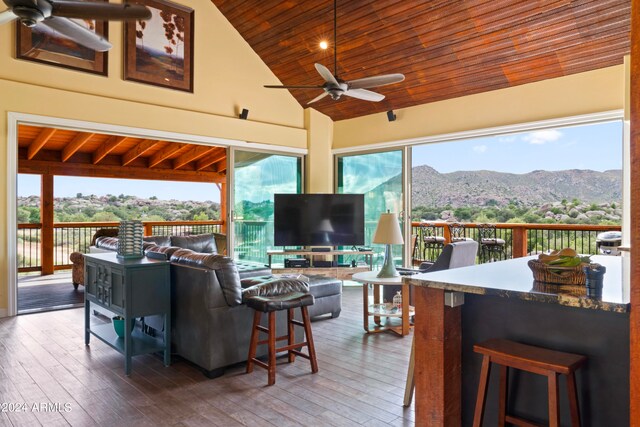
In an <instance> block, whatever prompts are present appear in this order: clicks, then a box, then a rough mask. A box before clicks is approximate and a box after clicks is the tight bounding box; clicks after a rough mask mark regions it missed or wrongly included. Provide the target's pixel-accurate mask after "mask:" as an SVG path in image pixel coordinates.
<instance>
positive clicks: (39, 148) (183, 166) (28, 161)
mask: <svg viewBox="0 0 640 427" xmlns="http://www.w3.org/2000/svg"><path fill="white" fill-rule="evenodd" d="M226 160H227V153H226V149H225V148H224V147H215V146H210V145H194V144H187V143H180V142H173V141H164V140H158V139H142V138H135V137H130V136H122V135H108V134H100V133H88V132H79V131H76V130H67V129H55V128H49V127H39V126H30V125H20V126H19V128H18V172H19V173H29V174H40V175H66V176H91V177H101V178H126V179H150V180H161V181H189V182H213V183H219V184H220V183H224V182H225V181H226V168H227V161H226Z"/></svg>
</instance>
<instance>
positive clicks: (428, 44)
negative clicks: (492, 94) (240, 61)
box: [211, 0, 631, 120]
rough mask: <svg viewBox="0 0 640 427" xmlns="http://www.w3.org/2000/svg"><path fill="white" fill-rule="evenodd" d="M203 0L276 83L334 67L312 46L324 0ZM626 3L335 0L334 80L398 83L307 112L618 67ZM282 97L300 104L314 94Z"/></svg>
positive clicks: (324, 26) (343, 115) (325, 13)
mask: <svg viewBox="0 0 640 427" xmlns="http://www.w3.org/2000/svg"><path fill="white" fill-rule="evenodd" d="M212 2H213V3H214V4H215V5H216V6H217V7H218V8H219V9H220V11H221V12H222V13H223V14H224V16H225V17H226V18H227V19H228V20H229V21H230V22H231V24H232V25H233V26H234V27H235V28H236V29H237V30H238V32H239V33H240V35H242V37H244V38H245V40H246V41H247V42H248V43H249V45H250V46H251V47H252V48H253V49H254V50H255V52H256V53H257V54H258V55H259V56H260V57H261V58H262V60H263V61H264V62H265V63H266V64H267V66H269V67H270V68H271V70H272V71H273V73H274V74H275V75H276V76H277V77H278V79H280V81H281V82H282V83H283V84H285V85H315V84H322V83H323V81H322V79H321V77H320V76H319V75H318V73H317V72H316V70H315V68H314V65H313V64H314V63H315V62H319V63H322V64H323V65H325V66H327V67H328V68H329V69H331V70H333V52H332V50H331V47H330V48H329V49H328V50H326V51H322V50H321V49H320V48H319V47H318V43H319V41H320V40H321V39H323V38H325V39H327V40H328V41H329V43H330V46H331V44H332V38H333V1H331V0H246V1H242V2H240V1H233V0H212ZM630 3H631V1H630V0H580V1H578V0H555V1H554V0H475V1H452V0H434V1H424V0H384V1H381V0H352V1H346V0H339V1H338V74H339V76H340V77H341V78H343V79H344V80H355V79H359V78H362V77H368V76H374V75H378V74H387V73H403V74H404V75H405V76H406V80H405V81H404V82H402V83H398V84H395V85H390V86H385V87H381V88H378V89H377V91H379V92H380V93H382V94H383V95H386V99H384V100H383V101H381V102H378V103H376V102H367V101H361V100H356V99H351V98H347V97H342V98H341V99H340V100H339V101H333V100H331V99H330V98H329V97H325V98H324V99H323V100H321V101H319V102H317V103H315V104H313V108H316V109H317V110H319V111H321V112H323V113H324V114H327V115H328V116H330V117H331V118H332V119H333V120H343V119H349V118H353V117H358V116H363V115H367V114H372V113H376V112H382V111H387V110H390V109H397V108H403V107H410V106H413V105H419V104H425V103H428V102H435V101H440V100H444V99H449V98H455V97H459V96H464V95H470V94H473V93H479V92H486V91H490V90H495V89H501V88H506V87H510V86H516V85H520V84H524V83H530V82H535V81H539V80H544V79H550V78H555V77H561V76H566V75H569V74H574V73H580V72H584V71H590V70H594V69H598V68H603V67H608V66H612V65H616V64H621V63H622V61H623V56H624V55H625V54H628V53H629V49H630V47H629V46H630V44H629V43H630V16H631V15H630V13H631V11H630ZM211 42H212V43H213V42H214V41H211ZM262 83H263V84H274V83H275V82H273V81H270V82H266V81H265V82H262ZM260 90H265V91H267V90H279V89H260ZM374 90H376V89H374ZM291 93H292V94H293V96H294V97H295V98H296V99H297V100H298V102H300V104H301V105H302V106H304V107H306V106H307V102H308V101H309V100H311V99H313V98H314V97H315V96H316V95H319V94H320V93H322V92H321V91H319V90H300V89H295V90H291Z"/></svg>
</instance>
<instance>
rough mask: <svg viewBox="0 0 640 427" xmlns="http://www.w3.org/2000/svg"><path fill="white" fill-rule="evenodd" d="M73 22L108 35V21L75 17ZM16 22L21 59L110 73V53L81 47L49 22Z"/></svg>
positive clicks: (17, 43)
mask: <svg viewBox="0 0 640 427" xmlns="http://www.w3.org/2000/svg"><path fill="white" fill-rule="evenodd" d="M104 1H106V0H104ZM72 21H74V22H76V23H77V24H80V25H82V26H84V27H86V28H88V29H90V30H92V31H94V32H95V33H97V34H100V35H101V36H102V37H104V38H108V32H109V23H108V22H107V21H95V20H84V19H72ZM15 25H16V33H17V34H16V57H17V58H18V59H26V60H28V61H35V62H41V63H43V64H49V65H56V66H58V67H64V68H71V69H74V70H81V71H86V72H89V73H95V74H101V75H103V76H106V75H107V59H108V54H107V52H96V51H95V50H93V49H90V48H88V47H85V46H82V45H81V44H78V43H76V42H74V41H73V40H71V39H68V38H67V37H64V36H62V35H60V34H59V33H57V32H56V31H54V30H53V29H51V28H49V27H47V26H46V25H38V26H36V27H34V28H28V27H25V26H24V25H21V24H20V23H19V22H17V21H16V24H15Z"/></svg>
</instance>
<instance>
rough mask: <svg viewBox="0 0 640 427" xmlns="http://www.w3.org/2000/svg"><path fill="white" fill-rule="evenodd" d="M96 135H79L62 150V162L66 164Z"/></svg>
mask: <svg viewBox="0 0 640 427" xmlns="http://www.w3.org/2000/svg"><path fill="white" fill-rule="evenodd" d="M94 135H95V134H94V133H84V132H83V133H79V134H78V135H76V137H75V138H73V140H72V141H71V142H70V143H69V144H68V145H67V146H66V147H64V149H63V150H62V161H63V162H66V161H67V160H69V158H71V156H73V155H74V154H76V151H78V150H79V149H80V148H82V146H83V145H84V144H86V143H87V142H88V141H89V140H90V139H91V138H93V136H94Z"/></svg>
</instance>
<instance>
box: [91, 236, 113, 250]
mask: <svg viewBox="0 0 640 427" xmlns="http://www.w3.org/2000/svg"><path fill="white" fill-rule="evenodd" d="M96 247H97V248H101V249H107V250H110V251H117V250H118V238H117V237H98V238H97V239H96Z"/></svg>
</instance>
